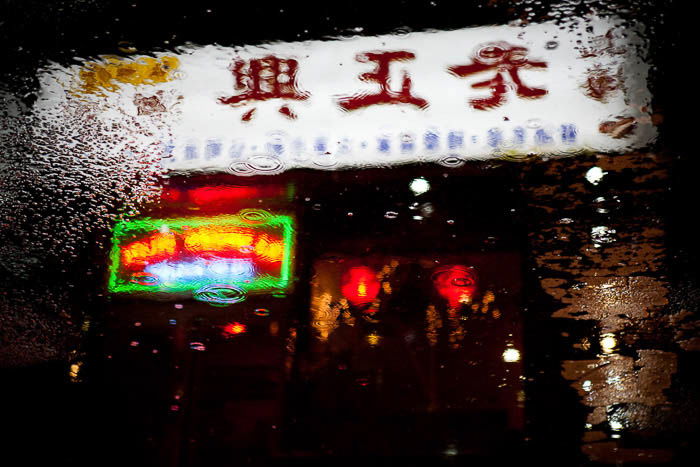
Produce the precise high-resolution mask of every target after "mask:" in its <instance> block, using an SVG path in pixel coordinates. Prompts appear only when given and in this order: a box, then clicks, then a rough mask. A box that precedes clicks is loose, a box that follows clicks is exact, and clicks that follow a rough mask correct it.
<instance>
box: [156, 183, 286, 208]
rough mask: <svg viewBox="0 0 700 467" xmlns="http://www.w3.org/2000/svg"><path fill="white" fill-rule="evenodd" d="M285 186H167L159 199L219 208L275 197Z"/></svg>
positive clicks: (283, 191)
mask: <svg viewBox="0 0 700 467" xmlns="http://www.w3.org/2000/svg"><path fill="white" fill-rule="evenodd" d="M285 193H286V187H285V186H283V185H263V186H243V185H221V186H203V187H198V188H192V189H183V190H180V189H177V188H167V189H165V190H164V191H163V194H162V195H161V199H163V200H164V201H169V202H185V201H186V202H189V203H192V204H194V205H196V206H199V207H201V208H220V207H222V206H225V205H227V204H230V203H232V202H235V201H240V200H247V199H256V198H276V197H280V196H284V195H285Z"/></svg>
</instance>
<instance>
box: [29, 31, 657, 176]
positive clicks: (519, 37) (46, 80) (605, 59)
mask: <svg viewBox="0 0 700 467" xmlns="http://www.w3.org/2000/svg"><path fill="white" fill-rule="evenodd" d="M644 53H645V51H644V49H643V41H642V40H641V39H640V38H639V35H638V34H637V33H636V32H635V31H634V30H630V29H629V28H625V27H623V26H620V25H619V24H618V22H617V21H615V20H613V19H599V18H593V19H590V20H588V21H585V22H584V21H582V22H581V24H580V26H578V27H577V26H568V27H564V28H562V27H561V26H559V25H557V24H555V23H544V24H533V25H527V26H489V27H481V28H470V29H460V30H454V31H430V32H416V33H409V34H403V35H386V36H375V37H351V38H345V39H337V40H328V41H308V42H298V43H272V44H265V45H260V46H245V47H234V48H229V47H219V46H215V45H210V46H201V47H200V46H189V47H184V48H180V49H177V51H176V53H174V54H173V53H171V54H167V53H162V54H154V55H153V56H152V57H154V58H155V59H160V58H163V57H165V56H170V57H175V58H176V60H171V62H172V63H177V66H176V69H174V70H166V71H167V72H168V73H171V76H170V78H168V79H164V80H161V81H159V80H153V82H151V81H148V80H146V82H145V84H144V82H137V81H138V80H132V81H133V82H129V79H126V78H124V79H122V78H120V77H119V76H118V72H117V74H115V75H114V76H115V86H112V87H111V88H109V87H105V88H104V89H100V90H99V91H100V92H92V94H90V93H82V94H81V95H80V99H81V101H83V102H85V101H90V102H92V103H93V104H94V105H95V106H98V107H99V109H100V118H102V119H106V120H109V119H110V118H116V115H129V116H131V117H132V118H133V119H135V120H137V121H138V119H144V120H146V119H149V118H152V117H153V115H154V114H161V115H160V118H161V119H162V121H163V122H165V127H166V130H165V131H163V132H162V133H160V134H158V135H156V136H154V137H157V138H160V139H161V141H160V144H161V145H162V147H163V150H164V154H163V156H164V158H163V163H164V165H165V167H167V168H169V169H170V170H174V171H187V170H193V169H196V170H204V171H230V172H232V173H236V174H241V175H249V174H259V173H277V172H280V171H282V170H286V169H289V168H298V167H311V168H341V167H368V166H380V165H391V164H397V163H406V162H415V161H434V162H440V163H443V164H445V165H451V164H459V163H460V162H461V161H463V160H466V159H485V158H490V157H502V156H508V155H513V156H517V155H526V154H530V153H538V154H562V153H576V152H580V151H587V150H590V151H606V152H610V151H622V150H629V149H634V148H640V147H643V146H645V145H648V144H649V143H651V142H652V141H653V140H654V138H655V136H656V130H655V128H654V127H653V125H652V124H651V119H650V114H649V113H650V100H651V96H650V93H649V90H648V86H647V74H648V68H649V67H648V65H647V64H646V63H645V62H644V61H643V59H642V57H643V56H644ZM141 60H142V59H141ZM151 60H153V58H151ZM132 61H133V62H135V63H138V61H139V58H134V59H132ZM57 70H58V71H57ZM80 70H81V68H80V67H79V66H75V67H72V68H63V69H60V68H59V69H57V68H56V67H54V69H53V70H51V71H50V72H47V73H46V75H45V76H44V77H43V84H44V89H45V92H46V96H49V97H47V98H45V99H43V100H42V101H40V103H39V104H38V106H37V111H39V112H41V111H42V109H49V108H56V107H57V106H56V103H57V100H64V101H66V102H69V101H70V100H71V99H75V97H71V96H75V92H74V91H71V90H75V89H78V88H79V86H80V82H81V81H80V80H81V79H82V80H83V81H84V80H85V76H84V73H83V75H81V74H80ZM81 76H82V78H81ZM84 84H85V83H83V88H84V87H85V86H84ZM115 109H116V110H115Z"/></svg>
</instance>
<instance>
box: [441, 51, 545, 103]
mask: <svg viewBox="0 0 700 467" xmlns="http://www.w3.org/2000/svg"><path fill="white" fill-rule="evenodd" d="M527 52H528V50H527V49H526V48H525V47H518V46H514V45H510V44H508V43H506V42H495V43H491V44H486V45H484V46H483V47H481V48H480V49H479V51H478V52H477V53H476V56H475V57H474V62H473V63H470V64H467V65H455V66H451V67H449V68H448V70H449V72H450V73H452V74H453V75H455V76H459V77H462V78H463V77H465V76H469V75H473V74H475V73H479V72H482V71H487V70H495V71H496V76H494V77H493V78H491V79H489V80H486V81H480V82H478V83H475V84H472V87H473V88H475V89H479V88H490V89H491V97H485V98H477V99H470V100H469V103H470V104H471V106H472V107H474V108H475V109H478V110H487V109H490V108H493V107H498V106H499V105H501V104H503V103H504V102H505V101H506V92H507V90H508V88H509V87H511V88H512V87H513V86H514V87H515V92H516V94H517V95H518V96H520V97H524V98H529V99H536V98H539V97H542V96H544V95H545V94H547V90H546V89H541V88H531V87H528V86H526V85H524V84H523V82H522V80H521V79H520V76H518V70H519V69H520V68H526V69H527V68H547V63H546V62H535V61H531V60H528V59H527ZM506 73H507V74H508V76H509V77H510V81H511V83H512V84H510V85H509V84H506V79H505V78H504V75H505V74H506Z"/></svg>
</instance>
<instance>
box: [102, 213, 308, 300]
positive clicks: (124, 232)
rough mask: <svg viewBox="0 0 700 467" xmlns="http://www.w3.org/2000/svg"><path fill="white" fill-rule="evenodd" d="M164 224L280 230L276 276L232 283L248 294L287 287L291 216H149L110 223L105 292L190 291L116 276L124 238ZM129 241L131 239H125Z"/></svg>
mask: <svg viewBox="0 0 700 467" xmlns="http://www.w3.org/2000/svg"><path fill="white" fill-rule="evenodd" d="M164 225H165V226H167V227H168V228H169V229H170V230H173V231H175V232H182V228H183V227H184V226H188V227H201V226H207V225H236V226H245V227H253V228H260V229H261V230H263V231H272V230H273V229H274V230H275V232H278V231H279V230H278V229H279V228H280V227H281V229H282V241H283V242H284V254H283V258H282V265H281V266H280V276H279V277H275V276H271V275H265V276H261V277H258V278H256V279H255V280H253V281H251V282H249V283H245V282H235V283H233V284H232V285H236V286H237V287H240V288H241V289H243V290H245V291H246V292H248V293H264V292H270V291H274V292H282V291H286V290H287V289H288V287H289V284H290V282H291V277H292V263H293V262H292V254H293V247H294V219H293V218H292V217H291V216H287V215H282V214H272V215H270V217H269V218H267V220H265V221H264V222H250V221H246V220H244V219H243V218H241V217H240V213H239V214H234V215H221V216H214V217H179V218H167V219H153V218H150V217H147V218H143V219H135V220H126V219H125V220H121V221H119V222H118V223H117V225H115V226H114V229H113V230H112V233H113V235H112V249H111V250H110V253H109V263H110V265H109V280H108V285H107V291H108V292H110V293H150V294H154V295H166V296H167V295H171V294H182V293H185V292H191V291H193V287H192V286H191V285H189V284H182V285H179V286H174V287H168V288H167V289H165V290H163V289H158V288H154V287H153V286H148V285H142V284H135V283H133V282H129V281H125V280H123V279H121V278H120V277H119V268H120V266H121V265H120V259H121V254H120V252H121V250H120V246H121V245H122V244H123V243H124V239H125V238H129V237H135V236H138V235H139V234H143V233H146V232H152V231H154V230H160V228H161V227H162V226H164ZM129 240H131V239H129Z"/></svg>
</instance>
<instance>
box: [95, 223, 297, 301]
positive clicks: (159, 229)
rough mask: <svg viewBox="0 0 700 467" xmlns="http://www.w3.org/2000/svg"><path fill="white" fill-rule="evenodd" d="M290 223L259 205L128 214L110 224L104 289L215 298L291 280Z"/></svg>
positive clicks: (275, 287) (277, 287)
mask: <svg viewBox="0 0 700 467" xmlns="http://www.w3.org/2000/svg"><path fill="white" fill-rule="evenodd" d="M293 234H294V223H293V220H292V218H291V217H290V216H286V215H279V214H272V213H270V212H268V211H264V210H259V209H244V210H241V211H240V212H239V213H238V214H235V215H219V216H209V217H184V218H172V219H152V218H146V219H140V220H126V221H122V222H121V223H119V224H117V226H116V227H115V228H114V237H113V248H112V252H111V255H110V257H111V260H112V264H111V275H110V281H109V290H110V292H126V293H147V294H152V293H176V294H183V293H186V292H190V293H192V294H193V295H192V296H193V297H194V298H197V299H199V300H203V301H209V302H212V303H218V304H221V305H226V304H231V303H236V302H239V301H241V300H242V299H244V298H245V296H246V295H247V294H248V293H260V292H271V291H283V290H286V289H287V287H288V286H289V281H290V271H291V266H292V259H291V255H292V242H293Z"/></svg>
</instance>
